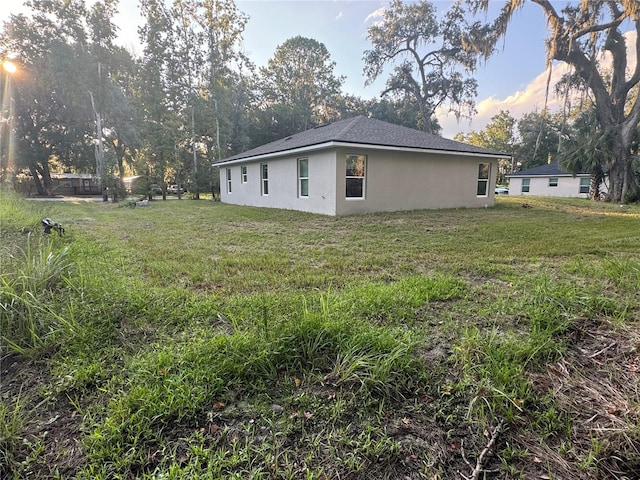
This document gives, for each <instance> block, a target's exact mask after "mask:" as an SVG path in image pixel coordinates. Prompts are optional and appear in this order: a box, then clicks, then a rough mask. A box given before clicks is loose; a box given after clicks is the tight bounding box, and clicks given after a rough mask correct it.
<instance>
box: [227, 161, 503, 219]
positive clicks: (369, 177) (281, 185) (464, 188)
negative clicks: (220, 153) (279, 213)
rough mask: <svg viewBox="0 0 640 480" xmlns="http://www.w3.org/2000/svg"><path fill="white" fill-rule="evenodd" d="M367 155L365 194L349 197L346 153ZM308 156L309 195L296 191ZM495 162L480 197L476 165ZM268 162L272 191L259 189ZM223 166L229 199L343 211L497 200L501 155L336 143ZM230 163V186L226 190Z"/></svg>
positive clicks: (481, 203)
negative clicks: (339, 145) (301, 162)
mask: <svg viewBox="0 0 640 480" xmlns="http://www.w3.org/2000/svg"><path fill="white" fill-rule="evenodd" d="M348 154H364V155H366V156H367V165H366V176H365V198H364V199H347V198H345V177H346V157H347V155H348ZM298 158H308V159H309V197H308V198H300V197H299V195H298V176H297V175H298V172H297V159H298ZM481 162H483V163H490V164H491V172H490V178H489V186H488V192H487V195H486V196H477V195H476V191H477V183H478V178H477V177H478V165H479V164H480V163H481ZM262 163H267V164H268V166H269V195H262V194H261V184H260V165H261V164H262ZM245 165H247V177H248V178H247V183H241V181H240V180H241V174H240V172H241V168H240V167H241V164H235V165H231V166H224V165H222V166H221V167H220V186H221V200H222V201H223V202H225V203H232V204H237V205H250V206H257V207H272V208H284V209H293V210H301V211H306V212H314V213H321V214H325V215H344V214H357V213H370V212H384V211H398V210H418V209H439V208H459V207H469V208H474V207H485V206H491V205H493V204H494V188H495V179H496V172H497V160H496V159H491V158H485V157H474V156H459V155H445V154H427V153H420V152H397V151H394V150H377V149H362V148H338V149H335V148H333V149H325V150H319V151H315V152H309V153H308V154H307V155H289V156H283V157H279V158H272V159H266V160H260V161H253V162H248V163H246V164H245ZM226 168H230V169H231V177H232V191H231V193H230V194H229V193H227V182H226Z"/></svg>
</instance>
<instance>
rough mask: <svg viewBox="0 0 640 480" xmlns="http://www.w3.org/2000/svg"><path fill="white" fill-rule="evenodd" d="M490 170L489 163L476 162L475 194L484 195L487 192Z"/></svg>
mask: <svg viewBox="0 0 640 480" xmlns="http://www.w3.org/2000/svg"><path fill="white" fill-rule="evenodd" d="M490 172H491V164H490V163H488V162H487V163H485V162H482V163H479V164H478V186H477V189H476V195H478V196H479V197H486V196H487V195H488V194H489V177H490V176H489V173H490Z"/></svg>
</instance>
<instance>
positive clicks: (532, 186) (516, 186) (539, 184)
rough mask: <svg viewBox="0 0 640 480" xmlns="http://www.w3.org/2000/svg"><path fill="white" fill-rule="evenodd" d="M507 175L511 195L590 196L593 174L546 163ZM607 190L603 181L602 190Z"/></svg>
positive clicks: (602, 191) (603, 191) (604, 191)
mask: <svg viewBox="0 0 640 480" xmlns="http://www.w3.org/2000/svg"><path fill="white" fill-rule="evenodd" d="M506 177H507V178H508V179H509V194H511V195H538V196H548V197H582V198H589V189H590V186H591V174H590V173H575V174H574V173H570V172H567V171H566V170H563V169H562V168H560V166H559V165H558V164H557V163H546V164H544V165H540V166H538V167H534V168H528V169H526V170H522V171H520V172H516V173H512V174H509V175H506ZM607 191H608V189H607V185H606V184H605V183H602V184H601V185H600V192H601V193H606V192H607Z"/></svg>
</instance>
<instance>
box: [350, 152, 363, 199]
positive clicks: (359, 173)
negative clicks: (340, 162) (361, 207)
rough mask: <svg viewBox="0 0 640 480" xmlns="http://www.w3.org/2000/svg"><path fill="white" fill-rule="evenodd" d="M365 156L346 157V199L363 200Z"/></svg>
mask: <svg viewBox="0 0 640 480" xmlns="http://www.w3.org/2000/svg"><path fill="white" fill-rule="evenodd" d="M366 170H367V156H366V155H347V169H346V192H345V196H346V197H347V198H364V194H365V174H366Z"/></svg>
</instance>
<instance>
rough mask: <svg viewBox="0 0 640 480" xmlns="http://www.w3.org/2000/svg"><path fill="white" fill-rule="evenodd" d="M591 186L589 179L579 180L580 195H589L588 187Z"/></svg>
mask: <svg viewBox="0 0 640 480" xmlns="http://www.w3.org/2000/svg"><path fill="white" fill-rule="evenodd" d="M590 186H591V179H589V178H581V179H580V193H587V194H588V193H589V187H590Z"/></svg>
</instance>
